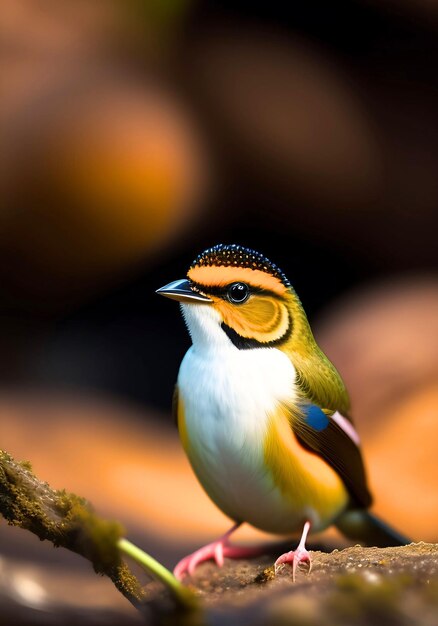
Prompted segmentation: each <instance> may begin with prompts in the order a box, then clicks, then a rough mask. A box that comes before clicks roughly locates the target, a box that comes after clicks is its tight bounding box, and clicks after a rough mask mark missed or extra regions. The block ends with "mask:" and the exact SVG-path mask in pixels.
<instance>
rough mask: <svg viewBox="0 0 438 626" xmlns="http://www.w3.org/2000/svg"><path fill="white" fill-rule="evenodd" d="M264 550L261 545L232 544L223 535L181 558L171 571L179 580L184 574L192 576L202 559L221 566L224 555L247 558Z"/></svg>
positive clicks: (232, 557)
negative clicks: (212, 561)
mask: <svg viewBox="0 0 438 626" xmlns="http://www.w3.org/2000/svg"><path fill="white" fill-rule="evenodd" d="M264 552H266V547H263V546H232V545H231V544H230V542H229V539H228V537H227V536H225V537H221V538H220V539H218V540H217V541H213V542H212V543H209V544H207V545H206V546H204V547H203V548H200V549H199V550H196V552H193V554H189V555H188V556H186V557H184V558H183V559H181V561H180V562H179V563H178V564H177V566H176V567H175V569H174V570H173V573H174V574H175V576H176V578H178V580H181V579H182V578H184V576H185V575H186V574H188V575H189V576H193V574H194V573H195V569H196V567H197V566H198V565H199V564H200V563H203V562H204V561H209V560H210V559H213V560H214V561H215V562H216V565H217V566H218V567H222V565H223V564H224V558H225V557H226V558H228V559H247V558H251V557H254V556H258V555H260V554H264Z"/></svg>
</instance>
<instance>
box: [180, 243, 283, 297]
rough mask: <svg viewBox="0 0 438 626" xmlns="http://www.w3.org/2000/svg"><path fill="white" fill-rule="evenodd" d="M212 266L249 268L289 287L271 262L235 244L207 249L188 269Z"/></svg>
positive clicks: (281, 273)
mask: <svg viewBox="0 0 438 626" xmlns="http://www.w3.org/2000/svg"><path fill="white" fill-rule="evenodd" d="M212 265H214V266H216V267H218V266H219V267H221V266H222V267H229V266H234V267H249V268H250V269H253V270H261V271H262V272H268V273H269V274H271V276H274V277H275V278H278V279H279V280H280V281H281V282H282V283H283V285H284V286H285V287H288V288H289V287H290V286H291V285H290V282H289V280H288V279H287V278H286V276H285V275H284V274H283V272H282V271H281V270H280V268H279V267H277V266H276V265H275V263H272V261H270V260H269V259H267V258H266V257H265V256H263V254H261V253H260V252H257V251H256V250H252V249H251V248H244V247H243V246H239V245H237V244H230V245H225V244H222V243H219V244H217V245H216V246H213V247H212V248H207V250H204V252H201V254H198V256H197V257H196V259H195V260H194V261H193V263H192V265H191V266H190V269H192V268H193V267H195V266H198V267H203V266H207V267H208V266H212Z"/></svg>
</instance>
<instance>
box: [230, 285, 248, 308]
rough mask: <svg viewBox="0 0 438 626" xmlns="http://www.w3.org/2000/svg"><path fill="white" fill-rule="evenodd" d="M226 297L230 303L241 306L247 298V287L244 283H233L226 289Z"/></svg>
mask: <svg viewBox="0 0 438 626" xmlns="http://www.w3.org/2000/svg"><path fill="white" fill-rule="evenodd" d="M227 295H228V299H229V300H230V302H234V304H242V303H243V302H246V300H248V298H249V287H248V285H246V284H245V283H233V284H232V285H230V286H229V287H228V289H227Z"/></svg>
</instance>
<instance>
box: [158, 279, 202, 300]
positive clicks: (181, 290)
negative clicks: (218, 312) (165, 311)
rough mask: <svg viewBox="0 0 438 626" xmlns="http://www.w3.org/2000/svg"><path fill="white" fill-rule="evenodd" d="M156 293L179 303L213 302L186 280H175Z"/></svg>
mask: <svg viewBox="0 0 438 626" xmlns="http://www.w3.org/2000/svg"><path fill="white" fill-rule="evenodd" d="M155 293H158V294H159V295H160V296H165V297H166V298H170V299H171V300H178V301H179V302H190V303H192V304H193V303H195V302H204V303H207V302H213V300H210V298H207V296H203V295H202V294H201V293H199V292H197V291H194V290H193V288H192V286H191V284H190V281H188V280H187V279H186V278H182V279H181V280H174V281H173V283H169V284H168V285H165V286H164V287H160V289H157V291H156V292H155Z"/></svg>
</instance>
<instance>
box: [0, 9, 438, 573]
mask: <svg viewBox="0 0 438 626" xmlns="http://www.w3.org/2000/svg"><path fill="white" fill-rule="evenodd" d="M437 32H438V11H437V9H436V7H435V6H434V5H433V4H431V3H420V2H413V1H412V0H392V1H391V2H383V1H382V2H374V1H371V2H369V1H365V0H355V1H351V2H346V1H340V0H339V1H338V2H334V3H330V4H329V5H328V4H327V3H324V2H322V1H321V0H320V1H318V0H311V1H310V2H307V3H301V4H295V3H292V5H291V6H287V7H286V6H282V3H274V4H273V5H270V6H269V7H268V6H265V5H264V4H263V5H262V4H260V5H258V4H257V3H251V5H248V4H247V3H239V2H237V3H216V2H213V1H207V2H203V3H199V2H193V1H192V2H190V1H188V0H186V1H185V2H174V3H167V2H165V3H161V2H158V1H157V0H151V1H146V0H145V1H140V0H129V1H126V2H116V1H115V0H114V1H106V2H103V1H102V0H87V1H85V0H80V1H75V2H73V0H57V2H53V1H49V0H44V1H43V2H41V1H40V2H36V1H34V0H4V2H3V4H2V17H1V20H0V38H1V41H2V46H1V49H0V72H1V74H2V79H3V80H2V84H3V93H2V99H1V101H0V126H1V132H2V141H1V143H0V167H1V170H0V171H1V176H0V198H1V211H0V313H1V324H0V346H1V354H2V359H1V362H0V381H1V391H0V430H1V435H2V446H3V447H4V448H5V449H6V450H7V451H8V452H10V453H11V454H13V455H14V456H16V457H18V458H22V459H29V460H30V461H31V462H32V463H33V466H34V469H35V471H36V472H37V474H38V475H39V476H40V477H41V478H43V479H45V480H47V481H48V482H50V483H51V484H52V485H53V486H55V487H59V488H62V487H65V488H66V489H68V490H71V491H76V492H78V493H79V494H81V495H83V496H85V497H87V498H89V499H90V500H91V501H92V502H93V503H94V505H95V506H96V508H97V509H98V510H99V511H100V512H102V513H103V514H105V515H108V516H111V517H114V518H117V519H120V520H121V521H123V523H124V524H125V526H126V529H127V533H128V536H130V537H133V538H134V539H135V540H136V541H137V542H138V543H139V544H141V545H142V546H143V547H144V548H145V549H146V550H148V551H150V552H151V553H153V554H154V556H156V557H157V558H159V559H162V560H163V561H164V562H165V563H166V564H167V565H173V564H174V563H175V562H176V560H177V559H178V558H179V557H181V556H182V555H183V554H185V553H187V551H189V550H190V549H192V548H194V547H196V546H198V545H200V544H202V543H203V542H206V541H208V540H210V539H213V538H214V537H215V536H216V535H218V534H220V533H222V532H224V531H225V530H226V528H227V526H228V524H229V522H228V520H226V519H225V517H224V516H223V515H222V514H221V513H220V512H219V511H218V510H217V509H216V508H215V506H214V505H213V504H212V503H210V502H209V500H208V499H207V496H206V495H205V494H204V493H203V492H202V490H201V488H200V487H199V485H198V484H197V482H196V480H195V478H194V476H193V474H192V472H191V469H190V467H189V465H188V462H187V461H186V459H185V457H184V454H183V452H182V449H181V447H180V445H179V442H178V438H177V433H176V431H175V429H174V428H173V424H172V418H171V414H170V412H171V411H170V405H171V395H172V388H173V384H174V382H175V380H176V376H177V372H178V366H179V362H180V360H181V358H182V356H183V354H184V352H185V350H186V349H187V347H188V345H189V339H188V336H187V333H186V331H185V328H184V325H183V323H182V320H181V319H180V315H179V311H178V309H177V307H175V306H173V305H172V304H171V303H169V302H167V301H164V300H163V299H160V298H157V297H156V296H155V294H154V290H155V289H156V288H158V287H159V286H161V285H163V284H164V283H166V282H169V281H171V280H173V279H177V278H181V277H183V275H184V274H185V272H186V269H187V267H188V265H189V264H190V262H191V261H192V259H193V258H194V257H195V256H196V255H197V253H198V252H200V251H202V250H203V249H204V248H206V247H208V246H210V245H213V244H215V243H220V242H224V243H240V244H243V245H247V246H250V247H253V248H255V249H257V250H260V251H261V252H263V253H265V254H266V255H267V256H269V257H270V258H271V259H272V260H273V261H274V262H276V263H278V265H279V266H280V267H281V268H282V269H283V270H284V272H285V273H286V274H287V276H288V277H289V278H290V280H291V282H292V284H293V285H294V286H295V288H296V290H297V292H298V294H299V295H300V297H301V299H302V301H303V303H304V306H305V308H306V311H307V312H308V314H309V317H310V320H311V322H312V325H313V327H314V330H315V334H316V336H317V338H318V340H319V341H320V343H321V345H322V347H323V348H324V349H325V351H326V352H327V354H328V355H329V357H330V358H331V359H332V360H333V362H334V363H335V365H336V366H337V367H338V369H339V370H340V371H341V373H342V375H343V376H344V378H345V381H346V383H347V386H348V388H349V390H350V393H351V398H352V406H353V415H354V416H355V419H356V423H357V425H358V429H359V432H360V433H361V436H362V440H363V446H364V454H365V458H366V462H367V467H368V471H369V475H370V480H371V484H372V489H373V492H374V493H375V501H376V505H375V509H376V511H377V512H379V513H380V514H382V515H383V516H384V517H385V518H386V519H387V520H388V521H389V522H390V523H392V524H394V525H395V526H397V527H398V528H399V529H400V530H401V531H403V532H404V533H407V534H409V535H410V536H412V537H413V538H415V539H417V540H426V541H432V540H437V539H438V535H437V530H436V528H437V520H438V489H437V480H438V458H437V448H436V442H437V440H438V420H437V405H438V358H437V354H438V279H437V274H436V269H437V267H436V262H437V251H436V233H437V223H436V215H437V206H438V177H437V171H438V115H437V112H438V73H437V72H436V68H437V66H438V37H437ZM239 532H240V531H239ZM255 535H257V536H259V535H260V533H256V532H255V531H252V530H251V529H244V530H243V531H242V532H241V534H240V538H241V539H242V540H244V539H245V540H247V539H250V538H253V537H254V536H255ZM0 537H1V539H2V541H3V542H5V548H4V551H5V554H7V555H8V556H9V557H14V558H21V559H23V558H35V559H42V560H44V558H46V556H47V554H48V553H47V552H45V551H48V550H50V546H37V545H36V543H34V542H32V539H24V538H23V537H22V535H21V534H19V533H18V532H15V529H14V530H12V529H9V528H5V527H2V528H1V532H0ZM331 541H341V539H339V538H336V539H335V537H334V535H332V537H331ZM50 558H51V557H50ZM50 558H49V557H48V556H47V559H49V560H50ZM60 560H62V557H60Z"/></svg>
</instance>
